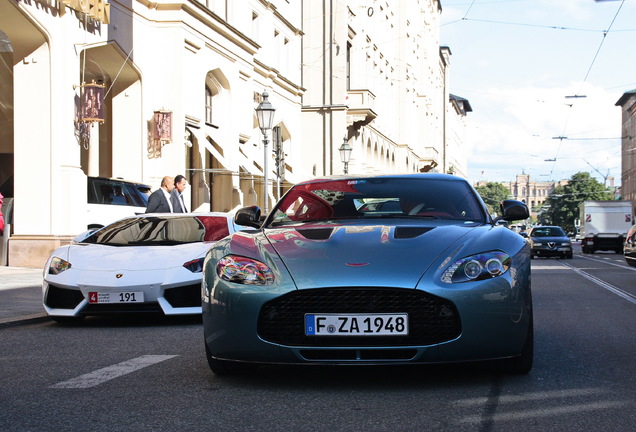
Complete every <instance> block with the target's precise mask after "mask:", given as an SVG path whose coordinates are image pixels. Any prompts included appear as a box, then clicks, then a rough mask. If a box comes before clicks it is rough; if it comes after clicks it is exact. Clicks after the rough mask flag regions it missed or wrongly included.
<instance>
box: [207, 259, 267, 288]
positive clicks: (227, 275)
mask: <svg viewBox="0 0 636 432" xmlns="http://www.w3.org/2000/svg"><path fill="white" fill-rule="evenodd" d="M216 274H217V275H219V277H220V278H221V279H223V280H226V281H228V282H234V283H238V284H245V285H271V284H272V283H274V273H273V272H272V271H271V270H270V268H269V267H268V266H267V264H264V263H262V262H260V261H257V260H255V259H252V258H246V257H242V256H238V255H227V256H225V257H223V258H221V259H220V260H219V262H218V263H217V265H216Z"/></svg>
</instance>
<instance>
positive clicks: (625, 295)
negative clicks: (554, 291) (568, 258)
mask: <svg viewBox="0 0 636 432" xmlns="http://www.w3.org/2000/svg"><path fill="white" fill-rule="evenodd" d="M561 264H563V265H564V266H566V267H569V268H571V269H572V270H574V271H575V272H576V273H578V274H580V275H581V276H583V277H584V278H585V279H587V280H590V281H592V282H594V283H595V284H596V285H598V286H600V287H601V288H605V289H606V290H608V291H610V292H611V293H614V294H616V295H617V296H619V297H622V298H624V299H625V300H627V301H630V302H632V303H634V304H636V296H634V295H633V294H630V293H628V292H627V291H623V290H622V289H620V288H618V287H615V286H614V285H612V284H609V283H607V282H605V281H604V280H602V279H599V278H597V277H596V276H592V275H591V274H589V273H587V272H584V271H583V270H581V269H578V268H576V267H574V266H573V265H571V264H568V263H564V262H561Z"/></svg>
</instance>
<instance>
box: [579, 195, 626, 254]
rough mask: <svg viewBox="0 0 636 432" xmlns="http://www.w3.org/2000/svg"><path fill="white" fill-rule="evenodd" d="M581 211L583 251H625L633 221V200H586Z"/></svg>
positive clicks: (580, 207) (580, 208)
mask: <svg viewBox="0 0 636 432" xmlns="http://www.w3.org/2000/svg"><path fill="white" fill-rule="evenodd" d="M579 212H580V217H581V249H582V250H583V253H594V252H596V251H597V250H603V251H605V250H607V251H614V252H616V253H623V245H624V244H625V238H626V237H627V231H629V229H630V228H631V226H632V221H633V215H632V202H631V201H584V202H583V203H582V204H581V205H580V206H579Z"/></svg>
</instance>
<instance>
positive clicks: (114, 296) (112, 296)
mask: <svg viewBox="0 0 636 432" xmlns="http://www.w3.org/2000/svg"><path fill="white" fill-rule="evenodd" d="M143 301H144V293H143V292H142V291H126V292H98V291H91V292H89V293H88V302H89V303H143Z"/></svg>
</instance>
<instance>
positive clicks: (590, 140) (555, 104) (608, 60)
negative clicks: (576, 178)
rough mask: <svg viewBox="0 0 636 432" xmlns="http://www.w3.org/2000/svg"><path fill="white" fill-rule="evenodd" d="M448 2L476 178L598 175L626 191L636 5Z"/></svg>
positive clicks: (447, 35) (445, 11) (635, 81)
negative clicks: (627, 100) (625, 138)
mask: <svg viewBox="0 0 636 432" xmlns="http://www.w3.org/2000/svg"><path fill="white" fill-rule="evenodd" d="M441 3H442V14H441V19H442V20H441V27H440V45H442V46H448V47H449V48H450V50H451V53H452V55H451V59H450V82H449V88H450V93H452V94H454V95H457V96H460V97H463V98H466V99H468V101H469V102H470V105H471V107H472V109H473V112H469V113H468V115H467V131H466V145H467V150H468V152H467V153H468V179H469V180H470V181H471V182H476V181H492V182H500V181H514V180H515V177H516V175H517V174H523V173H525V174H529V175H530V176H531V179H532V180H535V181H558V180H565V179H569V178H571V177H572V175H574V174H576V173H578V172H589V173H590V174H591V175H592V176H593V177H594V178H596V179H597V180H598V181H600V182H601V183H603V182H605V181H606V179H609V178H610V177H614V184H615V185H616V186H619V185H620V183H621V139H620V137H621V109H620V107H618V106H616V102H617V101H618V100H619V99H620V98H621V96H622V95H623V94H624V93H625V92H627V91H630V90H634V89H636V0H605V1H598V2H597V1H594V0H441ZM574 96H576V97H574ZM606 184H607V185H608V186H609V185H610V181H609V180H608V181H607V183H606Z"/></svg>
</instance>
